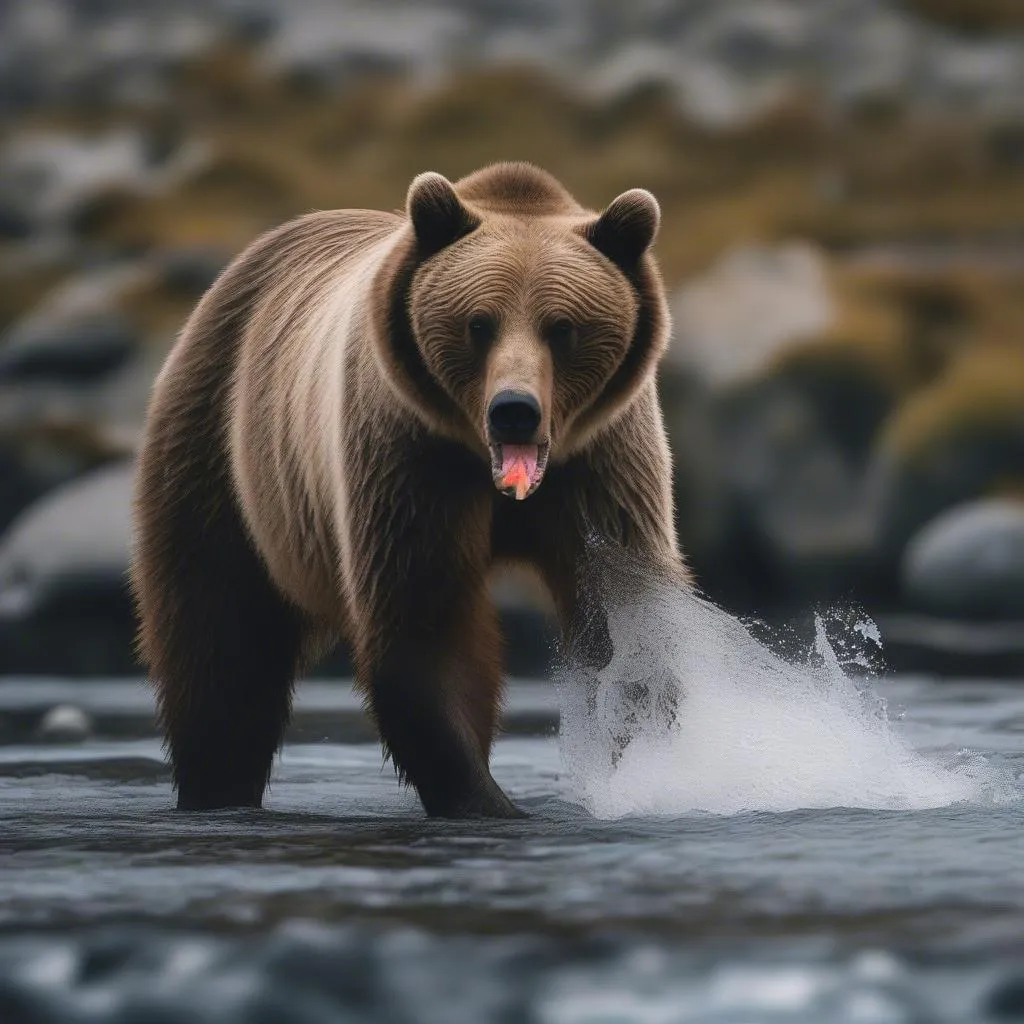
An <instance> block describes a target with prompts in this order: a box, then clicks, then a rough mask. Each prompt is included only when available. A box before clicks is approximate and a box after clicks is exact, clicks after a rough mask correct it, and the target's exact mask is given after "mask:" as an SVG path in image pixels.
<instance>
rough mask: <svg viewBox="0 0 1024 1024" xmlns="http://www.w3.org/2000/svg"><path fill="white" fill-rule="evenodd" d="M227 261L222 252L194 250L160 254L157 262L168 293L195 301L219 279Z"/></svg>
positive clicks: (206, 248)
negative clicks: (218, 276)
mask: <svg viewBox="0 0 1024 1024" xmlns="http://www.w3.org/2000/svg"><path fill="white" fill-rule="evenodd" d="M227 259H228V257H227V254H226V253H224V252H222V251H220V250H219V249H213V248H209V247H203V246H192V247H188V248H179V249H169V250H167V251H166V252H163V253H159V254H158V255H157V256H156V259H155V262H156V266H157V268H158V272H159V274H160V278H161V282H162V284H163V287H164V289H165V290H166V291H167V292H169V293H171V294H174V295H181V296H184V297H186V298H188V299H192V300H193V301H195V300H198V299H199V298H200V297H201V296H202V294H203V292H205V291H206V289H207V288H209V287H210V285H212V284H213V282H214V281H215V280H216V279H217V275H218V274H219V273H220V272H221V270H223V269H224V266H225V264H226V263H227Z"/></svg>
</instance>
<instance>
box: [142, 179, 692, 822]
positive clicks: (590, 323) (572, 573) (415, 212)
mask: <svg viewBox="0 0 1024 1024" xmlns="http://www.w3.org/2000/svg"><path fill="white" fill-rule="evenodd" d="M435 178H436V176H435ZM441 183H443V179H439V181H438V182H437V184H436V187H435V182H434V180H432V179H429V178H425V179H424V180H423V181H420V182H419V185H418V186H414V187H417V188H418V192H417V201H416V203H412V200H410V211H409V214H408V215H406V216H402V215H398V214H388V213H378V212H374V211H357V210H339V211H332V212H323V213H315V214H310V215H308V216H306V217H302V218H299V219H298V220H295V221H292V222H290V223H288V224H286V225H284V226H283V227H281V228H279V229H277V230H276V231H273V232H270V233H269V234H267V235H265V236H263V237H262V238H260V239H258V240H257V241H256V242H255V243H254V244H253V245H252V246H250V247H249V248H248V249H247V250H246V251H245V252H243V253H242V254H241V255H240V256H239V257H238V258H237V259H236V260H235V261H234V262H233V263H232V264H231V265H230V266H229V267H228V269H227V270H226V271H225V272H224V273H223V274H222V276H221V277H220V278H219V280H218V281H217V282H216V283H215V284H214V285H213V287H212V288H211V289H210V291H209V292H208V293H207V294H206V296H205V297H204V298H203V299H202V301H201V302H200V303H199V305H198V307H197V308H196V310H195V312H194V313H193V315H192V316H191V318H190V319H189V321H188V323H187V324H186V326H185V328H184V331H183V333H182V336H181V338H180V339H179V341H178V343H177V345H176V346H175V348H174V350H173V351H172V353H171V355H170V357H169V358H168V361H167V364H166V365H165V367H164V369H163V371H162V372H161V374H160V377H159V378H158V380H157V383H156V385H155V389H154V394H153V397H152V403H151V408H150V413H149V419H148V425H147V430H146V436H145V441H144V445H143V448H142V452H141V455H140V462H139V469H138V476H137V484H136V499H135V523H136V550H135V557H134V559H133V567H132V582H133V587H134V592H135V597H136V603H137V608H138V613H139V617H140V634H139V642H140V649H141V652H142V654H143V656H144V657H145V658H146V660H147V661H148V664H149V667H150V672H151V676H152V679H153V681H154V684H155V686H156V689H157V696H158V706H159V715H160V721H161V725H162V727H163V730H164V732H165V735H166V738H167V743H168V747H169V752H170V757H171V763H172V767H173V773H174V782H175V785H176V787H177V790H178V800H179V806H180V807H183V808H192V809H200V808H214V807H223V806H233V805H243V806H258V805H259V804H260V802H261V800H262V796H263V791H264V789H265V787H266V784H267V781H268V779H269V776H270V770H271V765H272V762H273V758H274V755H275V753H276V751H277V749H278V748H279V746H280V743H281V740H282V736H283V732H284V729H285V726H286V724H287V721H288V716H289V711H290V703H291V691H292V685H293V681H294V679H295V677H296V675H297V674H299V673H301V671H302V669H303V667H304V666H305V665H308V664H309V662H310V661H311V660H313V659H315V658H316V657H317V656H318V655H319V653H320V652H322V651H323V650H324V649H326V648H328V647H329V646H330V645H332V644H333V643H335V642H336V641H337V640H338V639H340V638H345V639H346V640H347V641H348V642H349V644H350V645H351V647H352V650H353V653H354V657H355V662H356V667H357V680H358V684H359V686H360V687H361V689H362V690H363V692H364V694H365V695H366V701H367V707H368V710H369V711H370V713H371V714H372V715H373V717H374V719H375V721H376V723H377V726H378V728H379V731H380V735H381V739H382V742H383V744H384V746H385V750H386V752H387V753H388V754H389V755H390V757H391V758H392V760H393V762H394V764H395V767H396V769H397V770H398V772H399V774H400V775H401V776H402V777H403V778H404V779H406V780H407V781H408V782H410V783H411V784H412V785H414V786H415V787H416V789H417V791H418V793H419V795H420V798H421V800H422V802H423V804H424V807H425V808H426V810H427V812H428V813H429V814H432V815H441V816H457V817H465V816H512V815H514V814H516V813H517V812H516V809H515V808H514V807H513V805H512V804H511V803H510V802H509V801H508V799H507V798H506V797H505V795H504V794H503V793H502V792H501V790H500V789H499V788H498V786H497V785H496V783H495V782H494V780H493V779H492V778H491V775H490V771H489V768H488V758H489V754H490V747H491V742H492V739H493V737H494V734H495V730H496V727H497V724H498V715H499V709H500V698H501V638H500V636H499V631H498V626H497V619H496V615H495V612H494V609H493V608H492V607H491V604H490V601H489V599H488V595H487V578H488V575H489V573H490V572H491V571H492V569H493V568H494V567H495V565H497V564H500V563H502V562H510V561H515V562H520V563H524V564H526V565H529V566H531V567H533V568H534V569H535V570H536V572H537V573H538V574H539V575H540V577H541V579H542V580H543V581H544V582H545V583H546V585H547V586H548V588H549V589H550V591H551V593H552V596H553V598H554V601H555V604H556V608H557V610H558V613H559V616H560V618H561V621H562V625H563V633H564V637H565V642H566V643H567V644H568V645H570V646H573V647H574V648H575V649H577V650H582V649H586V650H588V651H591V652H593V658H594V659H595V660H596V661H598V662H600V661H603V660H605V659H606V658H607V655H608V651H607V646H608V641H607V633H606V631H605V630H604V628H603V623H602V619H601V616H600V614H594V609H595V607H596V605H595V597H594V595H593V594H592V593H590V592H589V590H588V582H587V580H586V579H585V578H584V577H583V575H582V574H581V571H580V567H581V565H583V563H584V558H583V554H584V551H585V546H586V544H587V538H588V537H591V536H594V535H597V536H601V537H605V538H608V539H609V540H612V541H614V542H617V543H620V544H622V545H624V546H625V547H626V548H627V549H632V550H635V551H636V552H637V553H638V555H642V556H643V557H645V558H652V559H654V560H655V561H656V562H658V564H661V565H665V566H668V567H669V568H670V571H672V572H674V573H677V574H678V575H679V577H680V578H682V577H684V576H685V571H684V570H683V568H682V566H681V564H680V561H679V556H678V552H677V549H676V542H675V536H674V529H673V511H672V500H671V488H670V483H671V464H670V457H669V452H668V447H667V444H666V441H665V436H664V431H663V428H662V422H661V413H660V409H659V407H658V403H657V399H656V394H655V382H654V374H655V369H656V365H657V362H658V359H659V358H660V356H661V354H662V352H663V350H664V347H665V344H666V340H667V333H668V322H667V314H666V309H665V302H664V297H663V291H662V286H661V282H660V278H659V275H658V271H657V268H656V266H655V263H654V260H653V258H652V257H651V255H650V254H649V252H646V251H644V252H642V253H640V254H639V255H638V253H637V246H636V245H635V244H633V242H632V240H631V238H630V234H629V233H630V231H632V230H636V231H639V232H641V233H642V232H643V231H644V230H645V227H644V225H643V223H641V221H642V218H643V216H644V211H643V210H641V209H640V208H639V206H637V207H636V208H635V209H634V208H633V206H632V205H631V200H630V198H629V196H630V194H628V193H627V194H626V197H625V199H624V200H623V201H622V202H617V204H616V205H615V209H614V210H611V213H610V215H609V216H607V217H605V218H604V219H600V218H599V217H598V215H597V214H596V213H593V212H592V211H587V210H585V209H583V208H581V207H580V206H579V205H578V204H577V203H576V202H575V201H574V200H573V199H572V197H571V196H570V195H569V194H568V193H567V192H566V191H565V190H564V188H563V187H562V186H561V185H560V184H559V183H558V182H557V181H555V180H554V179H553V178H551V177H550V176H549V175H547V174H545V173H544V172H542V171H539V170H538V169H536V168H533V167H531V166H529V165H524V164H503V165H495V166H493V167H490V168H486V169H485V170H483V171H480V172H477V173H476V174H474V175H471V176H470V177H469V178H466V179H463V180H462V181H460V182H458V183H457V184H456V186H455V188H456V190H457V193H458V201H457V202H456V201H453V199H452V196H451V193H450V190H446V189H445V188H444V187H443V184H441ZM432 189H434V191H433V192H432V191H431V190H432ZM641 205H642V204H641ZM610 209H611V208H610ZM647 228H648V229H649V225H647ZM602 232H604V235H603V236H602V235H601V233H602ZM648 234H649V230H648ZM599 249H600V251H599ZM477 250H479V251H477ZM551 252H555V253H556V255H558V254H561V255H559V256H558V259H556V261H555V262H554V263H552V262H551V261H550V259H548V262H547V263H544V266H543V267H539V263H542V262H543V261H544V260H545V259H546V257H545V256H544V254H545V253H551ZM517 275H518V276H517ZM524 275H525V276H524ZM531 275H532V276H531ZM516 280H522V281H526V282H528V284H526V285H523V287H522V288H520V289H518V290H517V289H516V288H515V287H514V286H513V285H514V282H515V281H516ZM510 282H512V283H510ZM530 289H533V290H532V291H531V290H530ZM527 293H528V294H527ZM503 294H505V295H506V298H507V302H508V303H512V304H513V305H514V306H515V309H516V310H520V312H518V313H515V316H519V317H520V320H522V321H523V322H522V323H519V322H518V321H515V318H514V316H513V314H512V313H509V314H508V317H510V318H512V320H513V321H514V322H513V327H515V330H516V331H517V334H516V339H517V340H515V342H514V343H512V342H510V343H509V345H508V346H507V348H508V352H509V353H511V355H508V357H507V359H506V363H508V365H513V364H517V360H518V361H519V362H520V363H522V362H523V361H524V360H525V361H528V362H529V361H531V360H532V362H531V363H530V365H533V366H536V367H540V369H538V370H537V373H539V374H541V376H542V377H543V376H544V374H546V375H547V376H546V377H545V378H544V379H546V380H547V382H548V385H549V392H550V395H549V399H548V406H549V408H548V409H547V410H546V415H547V417H548V419H549V420H550V425H551V426H550V429H551V436H552V455H551V464H550V466H549V468H548V470H547V474H546V476H545V478H544V481H543V484H542V485H541V486H540V488H539V489H538V490H537V491H536V493H535V494H533V495H532V496H531V497H530V498H529V499H527V500H526V501H525V502H521V503H520V502H513V501H511V500H509V499H507V498H505V497H503V496H501V495H499V494H498V493H497V492H496V491H495V489H494V486H493V485H492V481H491V478H490V472H489V468H488V454H487V450H486V447H485V445H484V444H483V443H482V441H481V437H480V433H479V430H477V429H476V424H477V422H478V421H479V419H480V416H481V408H480V402H481V398H480V396H481V395H482V393H483V392H482V390H481V388H480V381H481V375H482V374H484V375H486V374H488V373H492V374H493V373H497V372H503V371H501V369H500V366H499V369H495V368H494V367H495V365H498V364H499V363H500V360H498V359H497V356H495V355H493V354H492V355H491V356H488V354H487V353H482V352H477V353H474V352H472V351H471V350H468V349H467V348H466V346H465V343H464V338H463V337H462V336H461V335H459V333H458V330H457V329H456V327H453V326H451V324H452V323H455V322H456V321H457V316H456V314H458V313H459V309H460V307H459V303H460V301H462V299H463V297H464V296H468V295H471V296H475V297H476V298H477V299H479V298H480V297H481V296H483V297H484V298H485V299H486V298H488V297H494V301H498V298H500V296H501V295H503ZM524 296H526V297H525V298H524ZM545 303H546V304H547V306H550V307H551V308H552V309H554V308H555V307H559V308H561V307H566V308H571V309H572V310H575V311H577V312H579V311H580V310H582V314H581V315H583V316H585V317H586V325H587V327H586V329H587V331H589V335H584V336H581V337H580V339H579V342H578V348H577V350H576V351H575V352H573V353H562V354H558V353H552V352H549V351H548V350H547V349H546V348H545V347H544V345H543V343H542V341H541V340H539V338H538V337H537V336H536V332H535V331H534V332H532V333H531V330H532V329H531V328H530V325H529V324H528V323H526V320H527V319H529V316H528V314H530V315H532V313H531V311H533V310H534V309H537V308H540V307H542V306H543V307H544V308H545V309H546V308H547V306H545ZM449 307H450V309H451V311H452V312H451V313H446V312H445V310H446V309H448V308H449ZM508 308H510V309H511V308H512V307H511V306H509V307H508ZM523 311H525V312H523ZM540 315H541V314H539V313H538V316H540ZM446 316H447V317H448V318H449V320H448V321H446V320H445V317H446ZM452 317H456V319H455V320H453V319H452ZM500 365H501V366H504V365H505V364H504V363H501V364H500Z"/></svg>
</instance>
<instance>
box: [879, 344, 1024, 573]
mask: <svg viewBox="0 0 1024 1024" xmlns="http://www.w3.org/2000/svg"><path fill="white" fill-rule="evenodd" d="M1014 488H1019V489H1022V490H1024V359H1022V358H1021V355H1020V352H1019V350H1015V349H1012V348H1007V349H1004V350H994V351H986V350H984V349H980V348H979V349H975V350H971V351H969V352H968V353H966V354H965V356H964V357H963V358H961V359H960V360H958V361H957V362H956V363H955V364H954V365H953V366H952V367H951V368H950V369H949V370H948V371H947V372H946V373H944V374H943V375H942V376H940V377H939V378H938V379H937V380H936V381H935V382H934V383H932V384H930V385H929V386H927V387H924V388H922V389H920V390H918V391H917V392H915V393H914V394H912V395H911V396H910V397H909V398H908V399H907V400H906V401H905V402H903V403H902V404H901V405H900V407H899V408H898V409H897V410H896V412H895V413H894V415H893V416H891V417H890V418H889V420H888V421H887V423H886V425H885V427H884V429H883V431H882V433H881V435H880V437H879V438H878V441H877V443H876V446H875V450H874V452H873V455H872V461H871V465H870V467H869V469H868V494H869V498H870V500H871V503H872V505H873V507H874V509H875V512H874V516H875V520H876V524H877V532H878V537H877V543H878V548H879V553H880V556H881V558H882V559H883V560H884V561H885V563H886V564H888V565H891V566H892V567H893V568H894V569H895V568H896V567H898V566H899V564H900V559H901V558H902V556H903V552H904V549H905V548H906V545H907V543H908V542H909V540H910V538H911V537H913V536H914V535H915V534H916V533H918V531H920V530H921V529H922V528H923V527H924V526H925V524H926V523H929V522H930V521H931V520H933V519H934V518H935V517H936V516H938V515H940V514H941V513H942V512H944V511H945V510H946V509H949V508H952V507H953V506H954V505H959V504H962V503H964V502H969V501H974V500H975V499H979V498H983V497H985V496H986V495H991V494H993V493H996V492H998V491H1000V490H1003V491H1012V490H1013V489H1014Z"/></svg>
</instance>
